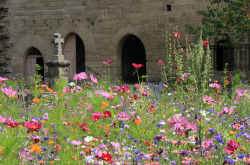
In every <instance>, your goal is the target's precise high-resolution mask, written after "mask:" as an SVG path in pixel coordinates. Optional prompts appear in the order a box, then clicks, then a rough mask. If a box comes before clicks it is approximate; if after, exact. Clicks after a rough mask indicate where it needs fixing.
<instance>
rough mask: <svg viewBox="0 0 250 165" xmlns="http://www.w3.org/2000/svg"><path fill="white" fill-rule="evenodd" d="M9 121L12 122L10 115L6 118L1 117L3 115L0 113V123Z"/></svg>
mask: <svg viewBox="0 0 250 165" xmlns="http://www.w3.org/2000/svg"><path fill="white" fill-rule="evenodd" d="M10 122H11V123H12V122H13V121H12V117H11V116H9V117H7V118H3V116H2V115H0V123H10Z"/></svg>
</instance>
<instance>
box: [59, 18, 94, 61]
mask: <svg viewBox="0 0 250 165" xmlns="http://www.w3.org/2000/svg"><path fill="white" fill-rule="evenodd" d="M56 32H57V33H60V34H61V35H62V36H63V37H64V38H65V37H67V35H68V34H70V33H75V34H76V35H78V36H79V37H80V38H81V40H82V41H83V43H84V47H85V52H86V53H85V55H86V60H88V59H87V58H88V56H90V55H91V54H92V53H91V52H93V51H95V40H94V38H93V35H92V33H91V32H90V31H89V30H88V25H87V23H81V22H65V23H63V24H62V26H61V27H59V28H57V29H56Z"/></svg>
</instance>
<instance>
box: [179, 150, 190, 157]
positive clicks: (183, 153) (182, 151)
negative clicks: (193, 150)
mask: <svg viewBox="0 0 250 165" xmlns="http://www.w3.org/2000/svg"><path fill="white" fill-rule="evenodd" d="M179 154H181V155H183V156H187V155H188V152H187V151H186V150H181V151H180V152H179Z"/></svg>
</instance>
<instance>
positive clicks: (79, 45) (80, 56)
mask: <svg viewBox="0 0 250 165" xmlns="http://www.w3.org/2000/svg"><path fill="white" fill-rule="evenodd" d="M81 72H85V48H84V44H83V42H82V39H81V38H80V37H79V36H78V35H76V73H81Z"/></svg>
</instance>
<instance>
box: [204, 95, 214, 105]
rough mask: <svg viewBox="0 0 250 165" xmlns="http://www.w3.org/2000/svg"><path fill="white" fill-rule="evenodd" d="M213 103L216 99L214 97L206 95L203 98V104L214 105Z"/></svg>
mask: <svg viewBox="0 0 250 165" xmlns="http://www.w3.org/2000/svg"><path fill="white" fill-rule="evenodd" d="M213 101H214V99H213V97H212V96H207V95H205V96H204V97H203V103H208V104H213Z"/></svg>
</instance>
